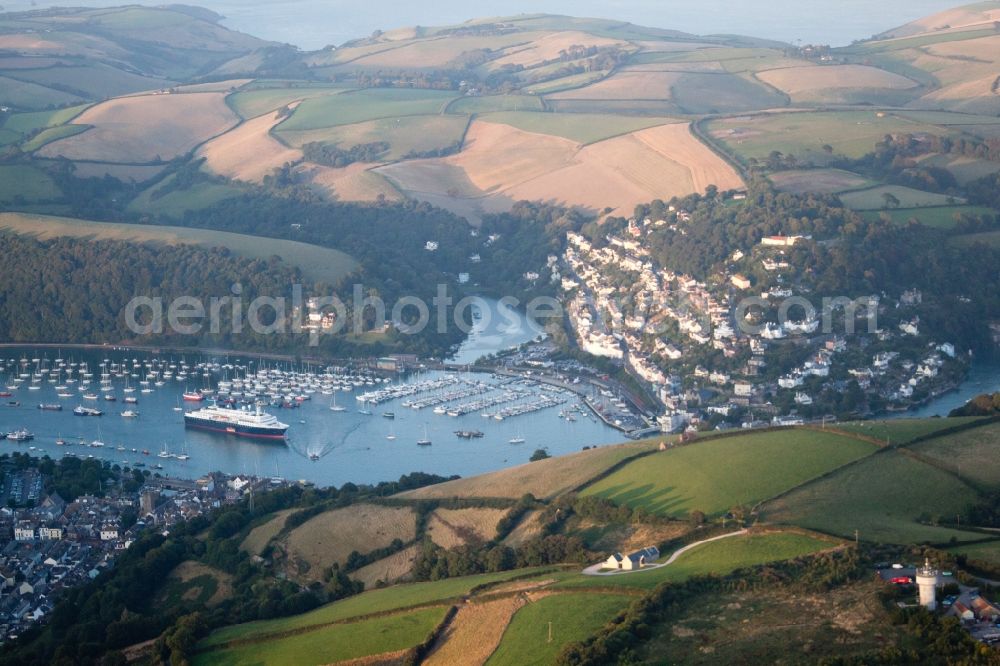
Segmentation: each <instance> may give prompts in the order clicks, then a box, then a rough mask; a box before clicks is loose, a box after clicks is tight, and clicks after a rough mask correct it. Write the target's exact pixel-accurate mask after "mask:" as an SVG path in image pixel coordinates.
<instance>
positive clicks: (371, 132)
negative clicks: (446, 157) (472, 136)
mask: <svg viewBox="0 0 1000 666" xmlns="http://www.w3.org/2000/svg"><path fill="white" fill-rule="evenodd" d="M468 124H469V118H468V117H467V116H459V115H451V114H449V115H433V116H405V117H402V118H380V119H378V120H369V121H366V122H363V123H355V124H353V125H337V126H335V127H327V128H323V129H314V130H286V129H284V125H282V126H279V127H278V130H277V135H278V137H279V138H280V139H281V140H282V141H284V142H285V143H287V144H288V145H290V146H294V147H296V148H301V147H302V146H303V145H305V144H307V143H311V142H314V141H316V142H320V143H327V144H334V145H337V146H339V147H340V148H342V149H344V150H348V149H350V148H351V147H353V146H357V145H361V144H365V143H373V142H376V141H384V142H386V143H388V144H389V149H388V150H387V151H386V152H385V153H383V154H381V155H379V160H381V161H392V160H398V159H402V158H404V157H412V156H413V155H415V154H428V153H432V152H443V151H446V150H449V149H456V148H457V147H458V146H459V145H461V143H462V137H463V136H464V134H465V128H466V127H468Z"/></svg>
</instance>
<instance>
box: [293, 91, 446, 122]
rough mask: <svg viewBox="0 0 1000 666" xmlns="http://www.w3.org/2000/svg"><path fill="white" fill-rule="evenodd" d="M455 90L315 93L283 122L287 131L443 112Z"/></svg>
mask: <svg viewBox="0 0 1000 666" xmlns="http://www.w3.org/2000/svg"><path fill="white" fill-rule="evenodd" d="M454 97H455V93H453V92H449V91H443V90H418V89H412V88H400V89H394V88H389V89H387V88H369V89H367V90H358V91H355V92H348V93H343V94H340V95H329V96H326V97H315V98H312V99H307V100H305V101H304V102H302V104H300V105H299V106H298V107H297V108H296V109H295V113H293V114H292V116H291V117H290V118H289V119H288V120H286V121H285V122H283V123H282V124H281V129H282V130H283V131H288V130H308V129H320V128H323V127H333V126H334V125H350V124H352V123H360V122H364V121H366V120H375V119H376V118H399V117H402V116H419V115H428V114H434V113H441V111H442V110H443V109H444V107H445V106H446V105H447V103H448V102H449V101H450V100H451V99H453V98H454Z"/></svg>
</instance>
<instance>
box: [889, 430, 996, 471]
mask: <svg viewBox="0 0 1000 666" xmlns="http://www.w3.org/2000/svg"><path fill="white" fill-rule="evenodd" d="M949 420H957V419H949ZM909 448H910V450H911V451H913V452H915V453H917V454H919V455H921V456H926V457H927V458H929V459H930V460H932V461H934V463H935V464H937V465H940V466H942V467H944V468H946V469H949V470H951V471H953V472H954V473H956V474H958V475H959V476H961V477H962V478H964V479H968V480H969V481H971V482H972V483H974V484H976V485H978V486H980V487H982V488H997V487H998V486H1000V424H997V423H992V424H989V425H984V426H981V427H979V428H972V429H971V430H966V431H964V432H960V433H956V434H953V435H946V436H944V437H938V438H935V439H931V440H927V441H923V442H919V443H917V444H914V445H912V446H911V447H909Z"/></svg>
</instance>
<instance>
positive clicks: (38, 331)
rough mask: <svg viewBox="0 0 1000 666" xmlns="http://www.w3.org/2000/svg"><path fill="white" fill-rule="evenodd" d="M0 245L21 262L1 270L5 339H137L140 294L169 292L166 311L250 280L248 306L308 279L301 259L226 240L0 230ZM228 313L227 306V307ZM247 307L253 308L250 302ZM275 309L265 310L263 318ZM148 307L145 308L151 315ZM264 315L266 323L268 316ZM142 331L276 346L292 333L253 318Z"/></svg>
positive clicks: (164, 339) (167, 337) (0, 331)
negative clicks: (156, 240)
mask: <svg viewBox="0 0 1000 666" xmlns="http://www.w3.org/2000/svg"><path fill="white" fill-rule="evenodd" d="M0 255H2V256H5V257H9V258H11V259H12V260H13V261H15V262H16V264H17V268H16V270H7V271H3V273H2V274H0V339H3V340H5V341H10V342H87V343H97V344H102V343H119V342H122V341H128V340H135V339H137V337H138V336H137V335H136V334H135V333H134V332H133V331H131V330H129V328H128V326H127V323H126V320H125V316H124V310H125V307H126V305H127V303H128V302H129V301H130V300H131V299H132V298H133V297H135V296H137V295H141V296H149V297H151V298H157V297H159V298H162V299H163V303H164V313H165V312H166V306H167V305H168V304H169V302H170V300H171V299H173V298H176V297H178V296H182V295H185V296H193V297H195V298H198V299H201V300H202V301H203V303H204V304H205V305H206V308H207V306H208V303H209V299H210V298H211V297H218V296H227V295H230V294H231V291H230V289H231V287H232V285H233V284H236V283H239V284H241V285H242V287H243V293H242V299H243V303H244V308H245V306H246V304H248V303H249V302H250V300H252V299H253V298H255V297H257V296H258V295H261V294H266V295H272V296H286V297H287V296H290V295H291V285H292V284H294V283H300V282H302V279H301V276H300V274H299V271H298V269H296V268H294V267H290V266H288V265H287V264H284V263H282V262H281V261H280V260H279V259H278V258H277V257H274V258H272V259H271V260H262V259H245V258H242V257H237V256H235V255H233V254H232V253H230V252H229V250H226V249H225V248H213V249H207V248H200V247H196V246H192V245H153V244H146V243H128V242H124V241H88V240H84V239H77V238H69V237H60V238H55V239H52V240H35V239H33V238H28V237H25V236H16V235H10V234H6V235H0ZM222 311H223V313H225V316H227V317H229V316H231V315H230V314H229V313H230V312H231V310H230V309H229V307H225V308H223V310H222ZM244 312H246V310H245V309H244ZM272 314H273V313H269V312H268V311H267V310H264V311H262V313H261V315H262V318H266V317H268V316H269V315H272ZM148 315H149V312H148V310H143V311H140V312H139V316H140V319H141V320H142V321H144V322H146V321H148ZM264 323H268V322H267V321H265V322H264ZM163 328H164V330H163V332H162V333H160V334H157V333H152V334H150V335H149V336H143V338H142V342H143V343H146V344H165V345H166V344H174V345H181V346H188V345H193V344H197V345H203V346H207V347H213V346H230V347H232V346H236V347H240V348H245V349H258V350H263V349H275V348H281V347H283V346H284V345H287V344H289V342H290V340H289V338H288V337H287V336H282V335H273V336H263V335H258V334H255V333H253V332H252V331H251V330H250V329H249V328H248V327H247V328H246V330H245V332H244V333H240V334H238V335H234V334H233V331H232V330H231V329H230V327H222V328H221V330H220V332H219V333H218V334H211V333H210V332H209V331H208V326H207V325H206V326H204V329H205V331H204V333H203V334H200V335H197V336H194V338H193V339H192V337H191V336H186V335H181V334H177V333H172V332H171V331H170V330H169V326H166V324H165V325H164V327H163Z"/></svg>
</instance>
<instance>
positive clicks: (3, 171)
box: [0, 164, 61, 204]
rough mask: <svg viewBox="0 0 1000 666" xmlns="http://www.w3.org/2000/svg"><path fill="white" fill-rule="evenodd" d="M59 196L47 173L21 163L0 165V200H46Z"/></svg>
mask: <svg viewBox="0 0 1000 666" xmlns="http://www.w3.org/2000/svg"><path fill="white" fill-rule="evenodd" d="M59 196H61V192H60V191H59V188H58V187H57V186H56V184H55V181H53V180H52V179H51V178H50V177H49V175H48V174H47V173H45V172H44V171H41V170H40V169H36V168H34V167H30V166H27V165H23V164H9V165H8V164H5V165H0V202H2V203H8V204H9V203H13V202H14V201H15V200H23V201H24V202H28V203H30V202H32V201H47V200H50V199H55V198H57V197H59Z"/></svg>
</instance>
